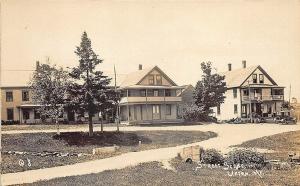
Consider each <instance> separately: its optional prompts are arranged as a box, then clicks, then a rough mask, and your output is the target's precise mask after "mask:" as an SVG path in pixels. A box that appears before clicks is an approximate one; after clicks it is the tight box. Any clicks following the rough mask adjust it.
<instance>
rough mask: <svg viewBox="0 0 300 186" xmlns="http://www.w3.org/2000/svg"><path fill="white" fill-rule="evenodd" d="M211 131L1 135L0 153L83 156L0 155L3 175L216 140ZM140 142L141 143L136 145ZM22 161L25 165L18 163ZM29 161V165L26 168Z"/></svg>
mask: <svg viewBox="0 0 300 186" xmlns="http://www.w3.org/2000/svg"><path fill="white" fill-rule="evenodd" d="M216 136H217V134H216V133H213V132H201V131H137V132H120V133H116V132H104V133H103V134H102V133H101V132H95V134H94V136H93V137H89V136H88V134H87V133H84V132H70V133H61V135H60V136H57V135H56V134H55V133H31V134H30V133H29V134H13V135H12V134H6V135H2V148H3V151H22V152H43V151H51V152H61V153H66V152H68V153H83V154H86V155H84V156H80V157H77V156H76V157H75V156H72V157H68V156H66V157H56V156H45V157H40V156H34V155H28V154H26V155H8V154H5V153H2V160H3V161H2V162H3V165H2V173H9V172H19V171H25V170H31V169H39V168H46V167H54V166H62V165H67V164H74V163H79V162H84V161H89V160H95V159H102V158H107V157H111V156H116V155H119V154H122V153H126V152H131V151H141V150H148V149H155V148H163V147H170V146H177V145H182V144H188V143H194V142H199V141H203V140H207V139H209V138H212V137H216ZM139 141H141V142H142V144H141V145H140V146H139V145H138V144H139ZM112 145H118V146H120V149H119V151H117V152H115V153H111V154H100V155H92V154H91V153H92V149H93V148H96V147H104V146H112ZM20 159H21V160H23V161H24V162H25V165H24V166H20V165H19V161H20ZM28 160H29V161H30V164H31V165H30V166H28Z"/></svg>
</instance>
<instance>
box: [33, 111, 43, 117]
mask: <svg viewBox="0 0 300 186" xmlns="http://www.w3.org/2000/svg"><path fill="white" fill-rule="evenodd" d="M33 115H34V116H33V117H34V119H41V113H39V112H38V111H37V110H36V109H34V111H33Z"/></svg>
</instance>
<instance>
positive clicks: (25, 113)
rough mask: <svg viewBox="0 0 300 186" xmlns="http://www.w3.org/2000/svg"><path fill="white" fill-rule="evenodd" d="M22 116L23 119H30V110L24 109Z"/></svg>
mask: <svg viewBox="0 0 300 186" xmlns="http://www.w3.org/2000/svg"><path fill="white" fill-rule="evenodd" d="M22 117H23V120H28V119H30V112H29V111H28V110H25V109H24V110H23V111H22Z"/></svg>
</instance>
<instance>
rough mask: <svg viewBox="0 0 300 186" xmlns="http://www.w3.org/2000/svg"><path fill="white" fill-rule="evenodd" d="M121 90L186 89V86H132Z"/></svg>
mask: <svg viewBox="0 0 300 186" xmlns="http://www.w3.org/2000/svg"><path fill="white" fill-rule="evenodd" d="M121 89H185V86H155V85H130V86H125V87H122V88H121Z"/></svg>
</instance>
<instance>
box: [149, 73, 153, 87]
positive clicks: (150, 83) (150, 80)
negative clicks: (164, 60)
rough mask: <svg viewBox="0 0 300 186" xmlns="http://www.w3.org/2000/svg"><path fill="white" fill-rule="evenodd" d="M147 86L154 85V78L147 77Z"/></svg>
mask: <svg viewBox="0 0 300 186" xmlns="http://www.w3.org/2000/svg"><path fill="white" fill-rule="evenodd" d="M149 85H154V76H153V75H149Z"/></svg>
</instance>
